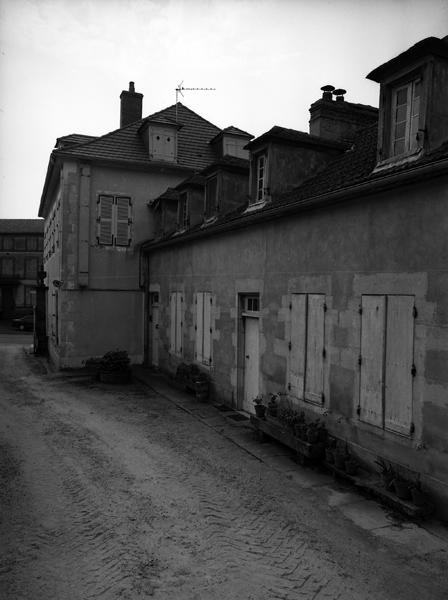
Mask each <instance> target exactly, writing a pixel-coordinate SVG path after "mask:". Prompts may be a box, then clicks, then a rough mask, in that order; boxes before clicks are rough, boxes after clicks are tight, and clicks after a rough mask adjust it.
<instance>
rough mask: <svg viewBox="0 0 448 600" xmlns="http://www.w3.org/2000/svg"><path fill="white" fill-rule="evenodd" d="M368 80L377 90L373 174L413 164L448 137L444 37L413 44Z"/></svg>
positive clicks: (447, 50) (447, 45) (446, 42)
mask: <svg viewBox="0 0 448 600" xmlns="http://www.w3.org/2000/svg"><path fill="white" fill-rule="evenodd" d="M367 78H368V79H371V80H372V81H376V82H377V83H379V84H380V86H381V87H380V112H379V127H378V153H377V167H376V170H380V169H381V170H382V169H387V168H390V167H391V166H395V165H397V164H403V163H406V162H410V161H414V160H417V159H418V158H420V157H421V156H422V155H424V154H426V153H428V152H431V151H432V150H434V149H436V148H437V147H438V146H440V145H441V144H442V143H443V142H445V141H446V140H447V139H448V36H447V37H445V38H443V39H439V38H435V37H430V38H426V39H424V40H422V41H420V42H418V43H417V44H415V45H414V46H412V47H411V48H409V49H408V50H406V52H403V53H402V54H400V55H399V56H396V57H395V58H393V59H392V60H390V61H388V62H387V63H384V64H383V65H381V66H379V67H378V68H376V69H374V70H373V71H372V72H371V73H369V75H367Z"/></svg>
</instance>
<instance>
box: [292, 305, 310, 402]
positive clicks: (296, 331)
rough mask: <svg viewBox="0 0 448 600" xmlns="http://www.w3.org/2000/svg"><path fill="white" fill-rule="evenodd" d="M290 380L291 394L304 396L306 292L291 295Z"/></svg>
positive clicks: (299, 396) (297, 396)
mask: <svg viewBox="0 0 448 600" xmlns="http://www.w3.org/2000/svg"><path fill="white" fill-rule="evenodd" d="M290 307H291V336H290V344H289V378H288V379H289V381H288V384H289V385H288V388H289V391H290V394H291V396H294V397H296V398H301V399H302V398H303V392H304V383H305V348H306V294H292V295H291V304H290Z"/></svg>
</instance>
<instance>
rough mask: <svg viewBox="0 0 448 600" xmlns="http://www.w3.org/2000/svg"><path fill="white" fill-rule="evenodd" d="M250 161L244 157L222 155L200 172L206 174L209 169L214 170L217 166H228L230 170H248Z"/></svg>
mask: <svg viewBox="0 0 448 600" xmlns="http://www.w3.org/2000/svg"><path fill="white" fill-rule="evenodd" d="M249 166H250V161H249V160H248V159H246V158H239V157H238V156H229V155H228V154H227V155H226V156H222V157H221V158H219V159H218V160H215V161H214V162H213V163H211V164H210V165H208V167H206V168H205V169H204V170H203V171H202V173H203V174H204V175H207V174H208V173H210V171H215V170H216V169H217V168H224V169H225V168H226V167H227V168H230V170H232V169H233V170H239V171H241V170H247V171H248V170H249Z"/></svg>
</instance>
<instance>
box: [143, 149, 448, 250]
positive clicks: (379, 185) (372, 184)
mask: <svg viewBox="0 0 448 600" xmlns="http://www.w3.org/2000/svg"><path fill="white" fill-rule="evenodd" d="M447 174H448V159H442V160H440V161H438V162H434V163H430V164H428V165H424V166H421V167H418V168H415V169H412V170H407V171H405V172H401V173H395V174H392V175H384V176H382V177H381V178H378V179H374V180H370V181H367V182H364V183H359V184H355V185H352V186H350V187H347V188H343V189H340V190H335V191H332V192H328V193H325V194H321V195H318V196H310V197H309V198H306V199H304V200H302V201H297V202H294V201H293V202H291V203H290V204H286V205H271V206H270V207H269V208H266V209H264V210H261V211H260V212H253V213H250V214H249V215H247V216H244V214H243V215H240V216H239V217H236V218H235V219H234V220H231V221H226V222H225V223H221V224H217V225H215V226H212V227H207V228H204V229H201V230H198V231H194V232H192V233H189V234H186V235H183V236H181V237H176V238H170V239H168V240H165V241H161V242H151V241H150V240H149V241H147V242H143V243H142V245H141V250H142V251H143V252H145V251H147V252H149V251H151V250H157V249H159V248H165V247H168V246H172V245H175V244H182V243H187V242H190V241H192V240H196V239H199V238H205V237H209V236H211V235H216V234H220V233H224V232H227V231H234V230H238V229H244V228H245V227H249V226H251V225H255V224H258V223H262V222H265V221H266V218H267V217H269V219H279V218H282V217H285V216H289V215H293V214H296V213H300V212H302V211H307V210H313V209H315V208H323V207H325V206H329V205H332V204H336V203H339V202H344V201H348V200H351V199H353V198H355V197H359V196H361V195H372V194H375V193H380V192H382V191H385V190H388V189H392V188H394V187H397V186H401V185H409V184H411V183H416V182H421V181H422V180H423V179H427V178H428V177H435V176H443V175H447Z"/></svg>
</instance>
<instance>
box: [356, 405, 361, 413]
mask: <svg viewBox="0 0 448 600" xmlns="http://www.w3.org/2000/svg"><path fill="white" fill-rule="evenodd" d="M356 414H357V415H360V414H361V405H360V404H358V406H357V407H356Z"/></svg>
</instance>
